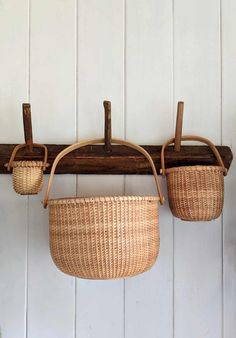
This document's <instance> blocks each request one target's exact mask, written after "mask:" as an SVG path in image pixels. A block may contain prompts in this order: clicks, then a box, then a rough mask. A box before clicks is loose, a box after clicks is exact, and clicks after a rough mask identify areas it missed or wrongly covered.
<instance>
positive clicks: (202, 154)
mask: <svg viewBox="0 0 236 338" xmlns="http://www.w3.org/2000/svg"><path fill="white" fill-rule="evenodd" d="M14 146H15V145H9V144H8V145H7V144H0V173H2V174H7V173H9V172H7V170H6V168H5V167H4V164H5V163H7V162H8V160H9V158H10V154H11V152H12V150H13V148H14ZM46 146H47V148H48V163H50V165H52V163H53V161H54V159H55V157H56V156H57V154H58V153H59V152H60V151H61V150H63V149H64V148H65V147H67V145H53V144H48V145H46ZM143 147H144V148H145V149H146V150H147V151H148V152H149V154H150V155H151V156H152V158H153V160H154V163H155V165H156V168H157V170H158V172H159V171H160V169H161V166H160V151H161V146H152V145H150V146H143ZM217 149H218V151H219V153H220V155H221V157H222V159H223V161H224V164H225V167H226V168H227V169H229V167H230V164H231V162H232V159H233V155H232V152H231V150H230V148H229V147H227V146H218V147H217ZM41 158H42V151H41V150H40V149H37V148H36V149H35V151H34V154H32V155H31V154H28V153H27V152H26V151H24V150H22V151H21V152H19V153H18V155H17V157H16V160H39V159H41ZM165 159H166V167H167V168H169V167H176V166H184V165H196V164H200V165H214V164H216V159H215V157H214V155H213V154H212V152H211V151H210V149H209V148H208V147H205V146H182V147H181V151H180V152H174V149H173V147H168V148H167V149H166V152H165ZM49 172H50V167H49V168H48V169H47V170H46V173H49ZM56 174H139V175H141V174H151V168H150V167H149V165H148V162H147V161H146V159H145V158H144V157H143V156H142V155H141V154H139V153H137V152H136V151H135V150H133V149H129V148H127V147H125V146H116V145H114V146H112V153H107V151H106V150H105V149H104V146H103V145H95V146H87V147H84V148H83V149H78V150H76V151H74V152H72V153H70V154H68V155H67V156H65V157H64V158H63V159H62V160H61V161H60V162H59V164H58V166H57V169H56Z"/></svg>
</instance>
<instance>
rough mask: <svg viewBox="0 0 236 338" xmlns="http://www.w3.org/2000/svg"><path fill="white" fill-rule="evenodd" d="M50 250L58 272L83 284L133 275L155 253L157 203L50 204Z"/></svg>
mask: <svg viewBox="0 0 236 338" xmlns="http://www.w3.org/2000/svg"><path fill="white" fill-rule="evenodd" d="M49 210H50V212H49V224H50V250H51V255H52V258H53V260H54V262H55V264H56V265H57V267H58V268H59V269H60V270H62V271H63V272H65V273H67V274H69V275H72V276H78V277H80V278H87V279H113V278H122V277H128V276H134V275H137V274H139V273H142V272H144V271H146V270H148V269H150V268H151V267H152V265H153V264H154V262H155V261H156V258H157V256H158V253H159V247H160V233H159V224H158V198H154V197H133V196H131V197H127V196H125V197H124V196H122V197H106V198H104V197H100V198H73V199H59V200H51V201H49Z"/></svg>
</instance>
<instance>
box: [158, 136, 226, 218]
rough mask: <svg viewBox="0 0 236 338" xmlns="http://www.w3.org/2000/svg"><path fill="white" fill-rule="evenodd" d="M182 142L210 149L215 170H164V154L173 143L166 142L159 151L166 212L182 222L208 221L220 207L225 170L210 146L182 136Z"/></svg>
mask: <svg viewBox="0 0 236 338" xmlns="http://www.w3.org/2000/svg"><path fill="white" fill-rule="evenodd" d="M181 140H182V141H200V142H203V143H205V144H207V145H209V147H210V148H211V149H212V151H213V153H214V154H215V156H216V158H217V161H218V163H219V165H218V166H208V165H197V166H183V167H175V168H169V169H165V159H164V151H165V148H166V146H168V145H170V144H172V143H173V142H174V138H172V139H170V140H168V141H167V142H166V143H165V144H164V145H163V146H162V151H161V165H162V175H163V176H165V175H166V179H167V190H168V199H169V205H170V209H171V211H172V213H173V215H174V216H175V217H178V218H181V219H182V220H185V221H210V220H212V219H215V218H217V217H219V216H220V214H221V212H222V208H223V203H224V178H223V175H226V174H227V170H226V168H225V166H224V163H223V161H222V159H221V156H220V154H219V152H218V150H217V149H216V147H215V146H214V144H213V143H212V142H210V141H209V140H207V139H205V138H203V137H199V136H192V135H190V136H183V137H182V138H181Z"/></svg>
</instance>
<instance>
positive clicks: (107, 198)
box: [48, 195, 160, 205]
mask: <svg viewBox="0 0 236 338" xmlns="http://www.w3.org/2000/svg"><path fill="white" fill-rule="evenodd" d="M159 200H160V198H159V197H158V196H132V195H130V196H96V197H64V198H54V199H50V200H48V205H55V204H79V203H82V204H85V203H96V202H102V203H103V202H117V201H121V202H123V201H159Z"/></svg>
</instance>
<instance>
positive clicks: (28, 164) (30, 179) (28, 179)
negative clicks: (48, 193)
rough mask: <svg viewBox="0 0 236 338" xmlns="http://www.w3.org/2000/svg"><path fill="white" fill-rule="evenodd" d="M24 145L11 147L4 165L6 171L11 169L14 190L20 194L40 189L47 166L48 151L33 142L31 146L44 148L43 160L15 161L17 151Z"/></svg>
mask: <svg viewBox="0 0 236 338" xmlns="http://www.w3.org/2000/svg"><path fill="white" fill-rule="evenodd" d="M26 146H27V145H26V144H18V145H17V146H16V147H15V148H14V149H13V152H12V154H11V158H10V160H9V163H7V164H6V167H7V170H8V171H10V170H11V169H12V180H13V188H14V190H15V192H16V193H18V194H20V195H34V194H37V193H39V192H40V191H41V190H42V186H43V171H44V170H45V169H46V167H47V166H48V164H47V156H48V151H47V147H46V146H45V145H43V144H38V143H34V144H33V147H35V148H42V149H44V160H43V161H15V160H14V159H15V157H16V154H17V152H18V151H19V150H20V149H23V148H25V147H26Z"/></svg>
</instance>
